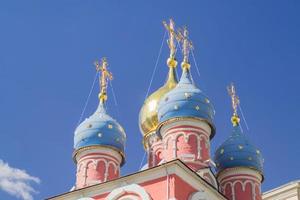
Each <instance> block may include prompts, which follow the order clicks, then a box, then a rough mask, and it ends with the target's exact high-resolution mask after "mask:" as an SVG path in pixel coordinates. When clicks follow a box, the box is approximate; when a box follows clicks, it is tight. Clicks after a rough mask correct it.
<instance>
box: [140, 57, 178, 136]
mask: <svg viewBox="0 0 300 200" xmlns="http://www.w3.org/2000/svg"><path fill="white" fill-rule="evenodd" d="M174 62H176V61H175V60H174ZM175 67H176V63H174V64H173V65H172V66H171V65H170V66H169V74H168V78H167V81H166V82H165V84H164V85H163V86H162V87H160V88H159V89H158V90H156V91H155V92H153V93H152V94H151V95H150V96H149V97H148V98H147V99H146V100H145V102H144V104H143V106H142V108H141V110H140V114H139V126H140V130H141V132H142V134H143V136H144V137H146V136H147V135H148V134H149V133H151V132H153V131H155V130H156V128H157V125H158V118H157V106H158V102H159V101H160V99H161V98H162V97H163V96H164V95H165V94H166V93H168V92H169V91H170V90H172V89H173V88H174V87H175V86H176V84H177V78H176V71H175Z"/></svg>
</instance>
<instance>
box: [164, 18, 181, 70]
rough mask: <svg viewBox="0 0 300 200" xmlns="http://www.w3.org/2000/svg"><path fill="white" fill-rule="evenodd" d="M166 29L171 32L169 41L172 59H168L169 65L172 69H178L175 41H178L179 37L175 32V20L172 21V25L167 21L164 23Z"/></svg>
mask: <svg viewBox="0 0 300 200" xmlns="http://www.w3.org/2000/svg"><path fill="white" fill-rule="evenodd" d="M163 25H164V27H165V28H166V29H167V31H168V32H169V39H168V45H169V48H170V57H169V59H168V65H169V66H172V67H176V65H177V62H176V60H175V53H176V41H175V39H178V36H177V34H176V32H175V23H174V21H173V19H170V23H169V24H167V22H166V21H163Z"/></svg>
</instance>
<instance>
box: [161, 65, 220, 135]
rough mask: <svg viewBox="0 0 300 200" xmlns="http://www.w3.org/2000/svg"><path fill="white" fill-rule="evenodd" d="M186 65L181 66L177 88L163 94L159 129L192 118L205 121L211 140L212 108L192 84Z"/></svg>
mask: <svg viewBox="0 0 300 200" xmlns="http://www.w3.org/2000/svg"><path fill="white" fill-rule="evenodd" d="M189 68H190V66H189V64H188V63H186V64H185V65H183V72H182V75H181V78H180V81H179V82H178V84H177V86H176V87H175V88H174V89H173V90H171V91H170V92H168V93H167V94H165V95H164V96H163V98H162V99H161V100H160V102H159V105H158V120H159V123H160V127H161V125H162V124H164V123H167V122H168V121H170V120H178V119H182V118H193V119H197V120H202V121H206V122H207V123H208V124H209V125H210V127H211V129H212V133H211V138H212V137H213V136H214V134H215V126H214V124H213V118H214V114H215V111H214V107H213V105H212V104H211V102H210V101H209V100H208V97H207V96H206V95H205V94H204V93H203V92H202V91H201V90H200V89H199V88H198V87H197V86H196V85H195V84H194V82H193V80H192V77H191V74H190V70H189Z"/></svg>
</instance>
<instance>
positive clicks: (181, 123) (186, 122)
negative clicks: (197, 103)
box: [160, 119, 211, 137]
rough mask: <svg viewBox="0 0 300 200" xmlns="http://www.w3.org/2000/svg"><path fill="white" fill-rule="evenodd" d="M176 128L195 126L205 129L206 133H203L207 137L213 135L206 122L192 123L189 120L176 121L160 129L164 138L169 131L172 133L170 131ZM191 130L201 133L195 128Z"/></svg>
mask: <svg viewBox="0 0 300 200" xmlns="http://www.w3.org/2000/svg"><path fill="white" fill-rule="evenodd" d="M176 126H195V127H198V128H201V129H203V130H204V131H202V132H204V133H205V134H206V135H207V136H209V135H210V134H211V128H210V126H209V125H208V124H207V123H206V122H204V121H200V120H199V121H191V120H188V119H187V120H179V121H174V122H172V123H169V124H166V125H164V126H162V127H161V129H160V134H161V136H162V137H163V135H164V134H167V133H168V131H171V130H169V129H171V128H174V127H176ZM179 129H180V128H179ZM183 129H186V128H183ZM189 129H194V130H196V131H197V132H199V131H201V130H199V129H195V128H189Z"/></svg>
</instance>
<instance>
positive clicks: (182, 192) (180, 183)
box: [93, 175, 196, 200]
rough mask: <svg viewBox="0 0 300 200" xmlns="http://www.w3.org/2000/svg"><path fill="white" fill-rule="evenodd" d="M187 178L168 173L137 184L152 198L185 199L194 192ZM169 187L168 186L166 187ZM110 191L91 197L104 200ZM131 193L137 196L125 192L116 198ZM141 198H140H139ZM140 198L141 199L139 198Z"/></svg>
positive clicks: (155, 199) (160, 199) (158, 199)
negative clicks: (183, 178)
mask: <svg viewBox="0 0 300 200" xmlns="http://www.w3.org/2000/svg"><path fill="white" fill-rule="evenodd" d="M187 181H188V180H182V179H181V178H180V177H178V176H177V175H169V177H167V176H165V177H161V178H157V179H154V180H151V181H146V182H143V183H140V184H139V185H140V186H141V187H142V188H143V189H145V191H146V192H147V193H148V194H149V195H150V197H151V199H153V200H164V199H168V198H169V199H172V198H173V199H177V200H186V199H188V198H189V196H190V195H191V194H193V193H194V192H196V189H195V188H193V187H192V186H191V185H189V184H188V182H187ZM167 187H169V188H167ZM109 194H110V193H105V194H101V195H97V196H95V197H93V198H94V199H95V200H105V198H106V197H107V196H108V195H109ZM126 195H132V196H136V197H139V196H138V195H137V194H136V193H133V192H126V193H124V194H122V195H121V196H120V197H118V199H121V198H122V197H126ZM139 198H140V197H139ZM140 199H141V198H140ZM141 200H142V199H141Z"/></svg>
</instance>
